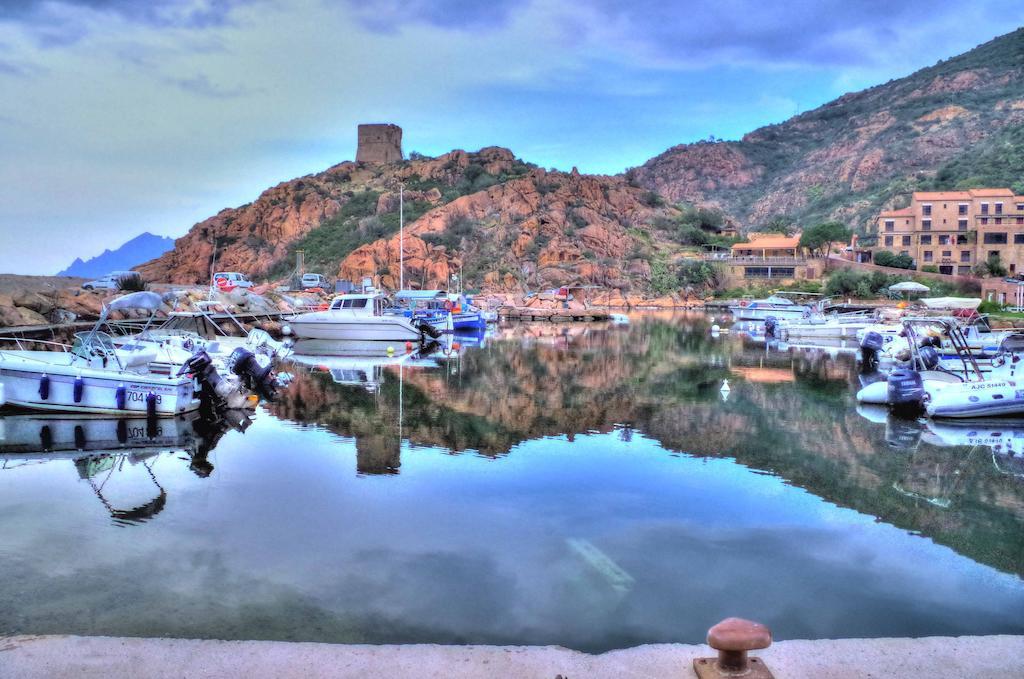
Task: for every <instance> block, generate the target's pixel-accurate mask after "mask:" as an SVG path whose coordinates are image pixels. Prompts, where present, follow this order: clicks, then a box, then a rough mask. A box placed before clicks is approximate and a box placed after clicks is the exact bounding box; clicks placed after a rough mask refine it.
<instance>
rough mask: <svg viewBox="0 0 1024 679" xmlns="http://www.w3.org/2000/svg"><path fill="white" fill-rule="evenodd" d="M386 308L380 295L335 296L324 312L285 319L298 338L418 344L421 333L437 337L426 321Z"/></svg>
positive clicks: (385, 299)
mask: <svg viewBox="0 0 1024 679" xmlns="http://www.w3.org/2000/svg"><path fill="white" fill-rule="evenodd" d="M387 308H388V305H387V298H386V297H384V296H383V295H380V294H358V295H356V294H353V295H339V296H338V297H335V298H334V300H333V301H332V302H331V306H330V307H329V308H328V309H327V310H325V311H313V312H310V313H306V314H299V315H297V316H292V317H291V318H289V319H287V320H288V323H289V325H290V326H291V330H292V332H293V333H295V336H296V337H298V338H300V339H316V340H348V341H352V340H358V341H373V342H420V341H422V340H423V338H424V333H426V334H427V335H429V336H431V337H434V336H437V334H438V332H437V330H435V329H434V328H433V327H432V326H431V325H430V324H429V323H427V322H426V321H422V320H417V319H414V318H406V317H405V316H403V315H400V314H392V313H385V309H387Z"/></svg>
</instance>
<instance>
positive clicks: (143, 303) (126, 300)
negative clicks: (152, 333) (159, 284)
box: [107, 290, 163, 312]
mask: <svg viewBox="0 0 1024 679" xmlns="http://www.w3.org/2000/svg"><path fill="white" fill-rule="evenodd" d="M161 304H163V298H162V297H160V295H158V294H156V293H155V292H149V291H148V290H142V291H140V292H130V293H128V294H127V295H121V296H120V297H118V298H117V299H115V300H113V301H111V302H110V304H108V305H107V309H108V310H110V311H125V310H127V309H146V310H148V311H151V312H155V311H156V310H157V309H159V308H160V305H161Z"/></svg>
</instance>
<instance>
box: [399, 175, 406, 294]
mask: <svg viewBox="0 0 1024 679" xmlns="http://www.w3.org/2000/svg"><path fill="white" fill-rule="evenodd" d="M398 289H399V290H405V184H403V183H401V182H399V183H398Z"/></svg>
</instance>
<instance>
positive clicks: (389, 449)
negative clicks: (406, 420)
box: [356, 364, 405, 474]
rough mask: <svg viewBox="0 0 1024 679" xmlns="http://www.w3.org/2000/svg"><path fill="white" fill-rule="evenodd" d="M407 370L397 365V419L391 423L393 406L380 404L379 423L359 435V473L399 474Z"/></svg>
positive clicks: (357, 468)
mask: <svg viewBox="0 0 1024 679" xmlns="http://www.w3.org/2000/svg"><path fill="white" fill-rule="evenodd" d="M404 377H405V375H404V371H403V370H402V365H401V364H399V365H398V418H397V419H398V421H397V423H396V424H395V425H394V426H391V425H390V420H391V418H390V417H389V415H390V413H389V412H388V411H389V410H391V409H390V408H387V407H384V405H383V404H379V405H378V408H379V410H380V411H381V414H382V417H381V419H380V423H381V425H380V427H379V428H378V429H377V430H376V431H374V432H372V433H369V434H364V435H362V436H356V472H357V473H359V474H397V473H398V471H399V467H401V466H402V415H403V414H404V413H403V412H402V411H403V407H402V406H403V404H402V396H403V394H402V387H403V386H404V382H405V379H404Z"/></svg>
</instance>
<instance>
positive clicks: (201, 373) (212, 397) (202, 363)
mask: <svg viewBox="0 0 1024 679" xmlns="http://www.w3.org/2000/svg"><path fill="white" fill-rule="evenodd" d="M185 373H191V374H192V375H195V378H196V379H197V380H198V381H199V386H200V388H201V391H200V394H199V397H200V400H201V401H202V402H203V403H204V404H207V405H213V404H217V405H219V404H221V402H222V401H223V399H222V398H221V397H220V395H219V394H218V393H217V385H218V384H220V383H221V382H222V381H223V379H222V378H221V376H220V373H218V372H217V369H216V368H214V367H213V360H212V359H211V358H210V355H209V354H207V353H206V352H205V351H197V352H196V353H195V354H193V355H192V358H190V359H188V360H187V361H185V363H184V365H182V366H181V369H179V370H178V376H179V377H180V376H181V375H184V374H185Z"/></svg>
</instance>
